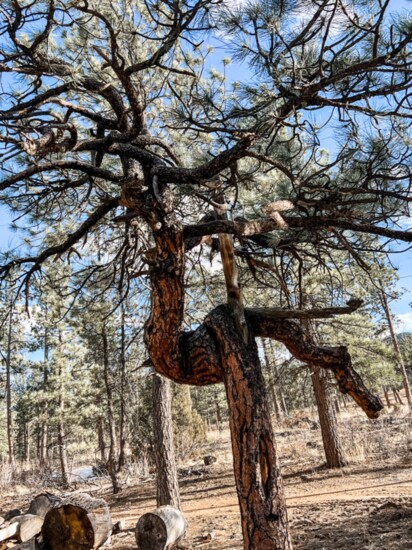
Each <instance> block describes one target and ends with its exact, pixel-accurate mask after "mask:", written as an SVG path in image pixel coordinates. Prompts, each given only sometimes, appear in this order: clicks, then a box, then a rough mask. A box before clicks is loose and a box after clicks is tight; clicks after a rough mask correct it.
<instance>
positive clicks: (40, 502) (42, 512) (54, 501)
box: [27, 493, 62, 518]
mask: <svg viewBox="0 0 412 550" xmlns="http://www.w3.org/2000/svg"><path fill="white" fill-rule="evenodd" d="M61 500H62V499H61V498H60V497H58V496H56V495H52V494H51V493H41V494H40V495H37V496H36V497H34V499H33V500H32V501H31V503H30V506H29V509H28V510H27V514H33V515H35V516H40V517H42V518H45V517H46V514H47V512H48V511H49V510H51V509H52V508H55V507H56V506H58V505H59V504H60V503H61Z"/></svg>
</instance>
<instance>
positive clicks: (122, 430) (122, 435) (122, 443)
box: [117, 301, 127, 472]
mask: <svg viewBox="0 0 412 550" xmlns="http://www.w3.org/2000/svg"><path fill="white" fill-rule="evenodd" d="M120 315H121V326H120V331H121V333H120V421H119V460H118V465H117V469H118V471H119V472H120V471H121V469H122V468H123V467H124V465H125V464H126V445H127V440H126V416H127V411H126V330H125V329H126V321H125V303H124V301H122V303H121V312H120Z"/></svg>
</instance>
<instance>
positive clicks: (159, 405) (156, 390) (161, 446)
mask: <svg viewBox="0 0 412 550" xmlns="http://www.w3.org/2000/svg"><path fill="white" fill-rule="evenodd" d="M152 397H153V442H154V454H155V460H156V475H157V506H163V505H167V504H169V505H170V506H174V507H175V508H179V509H180V494H179V484H178V479H177V468H176V459H175V452H174V445H173V424H172V399H171V388H170V380H168V379H167V378H164V377H163V376H161V375H160V374H156V373H154V374H153V386H152Z"/></svg>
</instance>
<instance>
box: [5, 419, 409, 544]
mask: <svg viewBox="0 0 412 550" xmlns="http://www.w3.org/2000/svg"><path fill="white" fill-rule="evenodd" d="M411 425H412V420H411V418H410V417H409V416H406V415H405V414H404V412H402V411H397V415H396V416H395V415H393V416H390V415H388V414H387V415H385V416H384V417H383V419H382V420H380V421H367V420H365V419H364V417H363V416H362V415H361V414H358V413H357V412H356V411H355V412H353V411H351V412H350V413H348V412H345V411H344V412H343V413H341V415H340V433H341V435H342V437H343V438H344V440H345V447H346V454H347V457H348V459H349V461H350V466H348V467H346V468H344V469H342V470H327V469H325V467H324V465H323V454H322V444H321V434H320V430H319V428H318V426H317V425H316V423H315V422H313V420H312V418H309V417H307V416H301V417H295V418H294V419H292V420H288V421H285V423H283V424H282V426H281V427H279V429H277V430H276V439H277V444H278V450H279V456H280V463H281V465H282V471H283V475H284V479H285V486H286V495H287V504H288V510H289V518H290V524H291V532H292V536H293V541H294V547H295V548H296V549H305V550H332V549H333V550H340V549H342V550H372V549H376V550H395V549H396V550H407V549H408V550H411V549H412V461H411V453H412V435H411ZM199 453H200V454H199V457H202V456H205V455H210V454H212V455H214V456H215V457H216V458H217V461H216V462H215V463H214V464H212V465H210V466H205V465H204V463H203V460H201V458H199V460H198V461H197V462H192V463H189V464H185V465H184V467H182V468H181V469H180V487H181V496H182V509H183V512H184V514H185V516H186V519H187V522H188V532H187V536H186V538H185V541H184V544H182V546H181V549H182V550H191V549H193V550H194V549H199V550H200V549H205V550H226V549H232V550H240V549H241V548H242V542H241V528H240V520H239V511H238V504H237V498H236V493H235V488H234V479H233V475H232V464H231V452H230V442H229V431H228V429H225V430H223V431H221V432H219V431H217V430H216V431H212V432H210V434H209V441H208V443H207V444H206V445H205V447H204V448H202V449H200V450H199ZM77 490H79V491H85V490H86V491H88V492H91V493H93V494H95V495H96V496H97V495H98V496H102V497H103V498H105V499H106V500H107V501H108V503H109V506H110V509H111V512H112V517H113V520H114V521H118V520H123V521H124V522H125V529H124V530H123V531H122V532H121V533H119V534H117V535H114V536H113V537H112V541H111V544H110V546H108V548H113V549H117V550H121V549H122V550H132V549H133V550H135V548H136V545H135V542H134V541H135V539H134V527H135V525H136V521H137V519H138V518H139V517H140V516H141V515H142V514H144V513H146V512H149V511H153V510H154V508H155V507H156V506H155V485H154V479H153V477H152V476H149V477H147V478H141V479H140V480H138V481H136V480H133V481H132V480H129V486H128V487H126V488H124V490H123V491H122V492H121V493H120V494H119V495H118V496H114V495H112V494H111V493H110V488H109V486H108V484H107V483H105V482H100V483H98V484H93V483H91V482H89V483H88V484H87V485H84V486H83V485H82V486H79V487H78V488H77ZM18 492H19V491H17V488H15V489H14V494H13V495H12V494H11V493H10V492H9V493H8V494H7V495H3V498H2V501H1V506H0V515H1V512H2V511H3V510H5V509H8V508H14V507H16V493H18ZM31 492H32V491H28V490H25V489H23V488H21V489H20V495H19V496H18V499H19V501H20V503H21V505H22V506H23V505H24V502H29V501H30V498H31V494H30V493H31ZM37 492H39V491H37ZM256 550H258V549H256Z"/></svg>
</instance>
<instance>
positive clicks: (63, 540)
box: [42, 495, 112, 550]
mask: <svg viewBox="0 0 412 550" xmlns="http://www.w3.org/2000/svg"><path fill="white" fill-rule="evenodd" d="M111 529H112V521H111V517H110V513H109V509H108V507H107V504H106V503H105V502H104V501H102V500H98V499H93V498H91V497H88V496H87V495H76V497H75V498H70V499H66V500H64V501H62V503H61V505H59V506H58V507H56V508H54V509H52V510H50V511H49V512H48V513H47V515H46V518H45V520H44V524H43V529H42V534H43V540H44V548H45V550H79V549H92V548H99V546H101V545H102V544H104V542H105V541H106V540H107V539H108V537H109V536H110V533H111Z"/></svg>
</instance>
